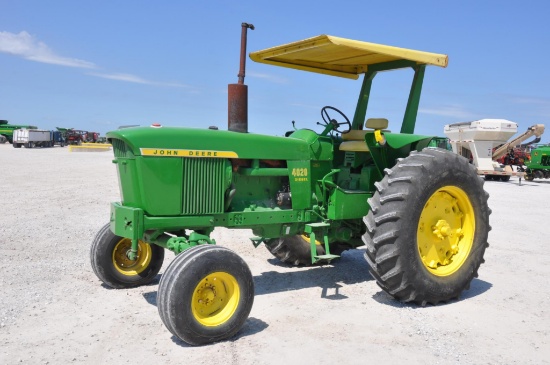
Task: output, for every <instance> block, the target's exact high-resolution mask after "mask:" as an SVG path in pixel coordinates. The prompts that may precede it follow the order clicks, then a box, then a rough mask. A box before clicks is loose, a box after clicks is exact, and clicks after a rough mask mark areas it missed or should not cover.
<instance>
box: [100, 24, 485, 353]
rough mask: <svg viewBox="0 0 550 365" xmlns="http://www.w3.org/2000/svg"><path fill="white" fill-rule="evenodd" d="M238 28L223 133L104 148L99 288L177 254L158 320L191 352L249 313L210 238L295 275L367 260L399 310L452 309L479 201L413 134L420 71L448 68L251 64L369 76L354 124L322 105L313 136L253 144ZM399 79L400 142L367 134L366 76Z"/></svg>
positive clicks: (133, 136) (380, 61) (396, 136)
mask: <svg viewBox="0 0 550 365" xmlns="http://www.w3.org/2000/svg"><path fill="white" fill-rule="evenodd" d="M247 29H253V27H252V26H251V25H249V24H246V23H243V25H242V39H241V40H242V42H241V45H242V46H241V68H240V72H239V82H238V83H237V84H232V85H229V93H228V94H229V98H228V100H229V123H228V130H227V131H224V130H217V129H214V128H208V129H206V128H205V129H191V128H176V127H164V126H161V125H159V124H153V125H151V126H150V127H134V128H125V129H119V130H116V131H112V132H109V133H108V134H107V138H108V139H109V141H110V142H111V143H112V145H113V150H114V155H115V159H114V161H113V162H114V163H115V164H116V166H117V171H118V176H119V181H120V188H121V189H120V190H121V195H122V196H121V201H120V202H114V203H112V204H111V216H110V222H109V223H108V224H106V225H105V226H104V227H103V228H102V229H101V230H100V231H99V232H98V233H97V235H96V237H95V239H94V241H93V243H92V246H91V250H90V258H91V264H92V267H93V269H94V271H95V273H96V275H97V276H98V277H99V278H100V279H101V280H102V281H103V282H104V283H105V284H106V285H108V286H110V287H112V288H129V287H135V286H139V285H144V284H147V283H149V282H151V281H152V280H153V279H154V278H155V276H156V275H157V273H158V272H159V270H160V268H161V265H162V263H163V259H164V250H165V249H168V250H170V251H173V252H174V253H176V254H177V256H176V257H175V259H174V260H173V261H172V263H171V264H170V266H169V267H168V268H167V269H166V270H165V272H164V274H163V275H162V278H161V281H160V284H159V288H158V297H157V305H158V310H159V314H160V317H161V319H162V321H163V323H164V324H165V326H166V328H167V329H168V330H169V331H170V332H171V333H172V334H173V335H174V336H176V337H178V338H180V339H182V340H183V341H185V342H187V343H189V344H194V345H200V344H206V343H210V342H214V341H219V340H223V339H227V338H229V337H231V336H233V335H234V334H235V333H237V332H238V331H239V329H240V328H241V326H242V325H243V324H244V322H245V321H246V319H247V317H248V314H249V312H250V310H251V308H252V303H253V299H254V282H253V277H252V274H251V272H250V270H249V268H248V266H247V265H246V263H245V261H244V260H243V259H242V258H240V257H239V256H238V255H237V254H236V253H234V252H232V251H230V250H228V249H226V248H224V247H220V246H217V245H215V243H216V242H215V240H214V239H212V238H211V237H210V234H211V233H212V232H213V230H214V229H215V228H216V227H228V228H233V229H249V230H252V232H253V234H254V237H252V238H251V240H252V243H253V244H254V245H255V246H259V245H265V246H266V247H267V249H268V250H269V251H270V252H271V253H272V254H273V255H274V256H275V257H277V258H278V259H280V260H281V261H283V262H286V263H288V264H289V265H311V264H316V263H327V262H330V261H332V260H334V259H337V258H338V257H339V255H340V253H341V252H342V251H344V250H346V249H351V248H356V247H359V246H364V245H366V250H365V259H366V261H367V263H368V265H369V266H370V272H371V274H372V276H373V277H374V278H375V279H376V281H377V283H378V285H380V287H381V288H382V289H384V290H385V291H386V292H388V293H389V294H390V295H392V296H393V297H394V298H396V299H397V300H399V301H402V302H412V303H417V304H419V305H426V304H428V303H430V304H437V303H439V302H447V301H449V300H452V299H454V298H457V297H458V296H459V294H460V293H461V292H462V291H463V290H465V289H467V288H468V287H469V285H470V282H471V280H472V279H473V278H474V277H476V276H477V273H478V268H479V266H480V264H481V263H482V262H483V255H484V252H485V249H486V247H487V245H488V244H487V236H488V231H489V229H490V227H489V213H490V209H489V207H488V205H487V199H488V194H487V193H486V192H485V191H484V189H483V180H482V179H480V178H479V177H478V176H477V174H476V171H475V168H474V167H473V166H472V165H470V164H469V163H468V160H467V159H465V158H463V157H461V156H459V155H457V154H454V153H452V152H450V151H448V150H444V149H439V148H428V147H427V146H429V145H430V143H433V142H432V139H433V137H432V136H421V135H415V134H413V132H414V127H415V122H416V115H417V111H418V104H419V100H420V94H421V89H422V81H423V78H424V73H425V69H426V66H427V65H435V66H439V67H446V66H447V56H446V55H443V54H435V53H428V52H421V51H415V50H410V49H403V48H397V47H391V46H386V45H380V44H374V43H367V42H360V41H354V40H349V39H344V38H338V37H333V36H327V35H321V36H317V37H314V38H309V39H305V40H302V41H298V42H294V43H290V44H285V45H282V46H278V47H274V48H269V49H266V50H263V51H258V52H253V53H251V54H250V58H251V59H252V60H254V61H256V62H261V63H266V64H271V65H276V66H282V67H288V68H293V69H298V70H305V71H312V72H316V73H321V74H325V75H332V76H339V77H345V78H349V79H357V78H359V76H360V75H363V82H362V85H361V89H360V93H359V98H358V102H357V108H356V110H355V113H354V115H353V117H352V118H351V119H350V118H348V116H347V115H345V114H344V113H343V112H342V111H340V110H338V109H337V108H335V107H333V106H325V107H323V108H321V118H320V124H321V125H322V126H321V127H320V128H318V130H317V131H314V130H312V129H295V130H294V131H292V132H291V133H289V134H288V136H287V137H276V136H267V135H259V134H253V133H248V132H247V129H248V120H247V93H248V90H247V87H246V85H244V76H245V72H244V69H245V67H244V66H245V59H246V58H245V54H246V31H247ZM402 68H411V69H412V70H413V71H414V77H413V81H412V86H411V89H410V94H409V99H408V103H407V107H406V111H405V115H404V118H403V122H402V124H401V127H400V131H399V132H398V133H394V132H390V131H389V130H388V128H390V127H391V128H392V129H399V127H398V126H397V125H393V126H390V124H389V122H388V120H387V119H384V118H368V119H366V115H367V106H368V102H369V96H370V92H371V85H372V82H373V79H374V78H375V76H377V74H378V73H379V72H382V71H390V70H396V69H402ZM365 120H366V122H365ZM319 273H320V274H321V273H322V271H319Z"/></svg>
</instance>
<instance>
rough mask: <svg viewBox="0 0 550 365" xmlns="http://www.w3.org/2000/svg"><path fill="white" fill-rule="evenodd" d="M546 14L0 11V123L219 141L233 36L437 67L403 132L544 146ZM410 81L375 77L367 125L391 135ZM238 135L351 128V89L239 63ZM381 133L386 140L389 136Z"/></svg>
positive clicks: (23, 4)
mask: <svg viewBox="0 0 550 365" xmlns="http://www.w3.org/2000/svg"><path fill="white" fill-rule="evenodd" d="M548 14H550V2H548V1H529V0H526V1H523V2H519V1H506V0H504V1H490V0H487V1H483V0H478V1H468V0H466V1H454V2H452V1H449V2H447V1H422V0H419V1H387V2H381V1H377V2H369V1H364V0H363V1H344V0H342V1H340V2H337V1H315V2H311V3H309V4H308V3H306V2H300V1H286V0H284V1H277V2H267V1H260V0H257V1H209V2H199V1H196V2H185V1H141V0H138V1H116V0H113V1H99V0H95V1H88V0H79V1H74V0H72V1H53V0H52V1H39V0H27V1H23V0H21V1H15V0H11V1H6V0H0V119H7V120H9V121H10V122H11V123H14V124H33V125H36V126H38V127H39V128H43V129H53V128H54V127H56V126H57V127H73V128H77V129H85V130H93V131H97V132H100V133H101V134H104V133H105V132H107V131H109V130H112V129H116V128H118V126H120V125H128V124H139V125H149V124H151V123H154V122H160V123H162V124H163V125H170V126H186V127H194V128H206V127H208V126H210V125H217V126H218V127H220V129H226V128H227V84H229V83H236V82H237V73H238V70H239V46H240V33H241V27H240V24H241V23H242V22H248V23H252V24H254V25H255V27H256V29H255V30H254V31H249V34H248V50H247V51H248V52H250V51H255V50H260V49H264V48H268V47H272V46H276V45H279V44H283V43H288V42H292V41H296V40H300V39H304V38H308V37H312V36H316V35H319V34H330V35H335V36H339V37H345V38H351V39H356V40H362V41H368V42H374V43H382V44H388V45H392V46H397V47H405V48H412V49H418V50H422V51H428V52H436V53H445V54H447V55H449V65H448V67H447V68H445V69H443V68H439V67H428V69H427V71H426V77H425V81H424V89H423V94H422V99H421V103H420V111H419V115H418V119H417V128H416V132H417V133H421V134H434V135H443V126H444V125H445V124H448V123H455V122H460V121H470V120H477V119H481V118H503V119H508V120H511V121H514V122H516V123H518V124H519V131H520V132H521V131H523V130H525V129H526V128H527V127H528V126H530V125H533V124H537V123H543V124H546V125H547V128H549V130H548V132H547V134H546V135H545V136H543V141H550V76H549V71H548V68H549V67H550V62H549V61H548V60H549V59H550V57H549V56H550V21H549V20H548ZM411 78H412V71H410V70H401V71H398V72H389V73H382V74H379V75H378V76H377V77H376V79H375V81H374V84H373V90H372V94H373V97H372V99H371V104H370V110H369V112H368V114H367V116H368V117H385V118H388V119H389V121H390V129H394V130H398V129H399V126H400V124H401V120H402V115H403V111H404V107H405V104H406V98H407V94H408V88H409V85H410V82H411ZM245 83H246V84H247V85H248V87H249V130H250V131H251V132H255V133H265V134H273V135H283V134H284V132H285V131H286V130H289V129H291V122H292V121H293V120H294V121H296V125H297V126H298V127H303V128H311V129H316V128H317V129H318V128H319V127H318V126H316V122H317V121H319V120H320V109H321V108H322V107H323V106H325V105H331V106H334V107H336V108H339V109H340V110H342V111H344V112H345V113H346V114H347V115H348V116H349V117H350V118H352V117H353V114H354V109H355V104H356V101H357V95H358V92H359V89H360V86H361V85H360V84H361V82H360V81H359V80H348V79H341V78H337V77H331V76H325V75H318V74H314V73H307V72H301V71H296V70H290V69H284V68H278V67H273V66H268V65H263V64H256V63H254V62H252V61H251V60H250V59H247V75H246V79H245ZM393 125H395V126H396V127H393V128H392V126H393Z"/></svg>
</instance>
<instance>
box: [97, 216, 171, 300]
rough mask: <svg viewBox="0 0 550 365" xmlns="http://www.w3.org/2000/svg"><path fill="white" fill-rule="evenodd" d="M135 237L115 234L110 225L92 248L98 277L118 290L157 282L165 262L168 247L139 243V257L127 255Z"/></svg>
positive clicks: (100, 234) (98, 236) (98, 234)
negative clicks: (165, 249)
mask: <svg viewBox="0 0 550 365" xmlns="http://www.w3.org/2000/svg"><path fill="white" fill-rule="evenodd" d="M131 246H132V240H130V239H129V238H124V237H120V236H117V235H115V234H114V233H113V232H111V229H110V225H109V224H106V225H105V226H103V228H101V229H100V230H99V232H98V233H97V235H96V236H95V238H94V241H93V242H92V246H91V247H90V262H91V265H92V269H93V270H94V273H95V274H96V276H97V277H98V278H99V279H100V280H101V281H103V282H104V283H105V284H106V285H107V286H110V287H111V288H114V289H125V288H133V287H137V286H141V285H145V284H148V283H150V282H151V281H153V279H154V278H155V277H156V276H157V274H158V272H159V271H160V269H161V267H162V263H163V262H164V248H162V247H160V246H157V245H151V244H148V243H146V242H143V241H139V243H138V253H137V259H136V260H134V261H131V260H129V259H128V257H127V256H126V253H127V252H128V250H130V248H131Z"/></svg>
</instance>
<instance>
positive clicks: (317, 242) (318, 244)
mask: <svg viewBox="0 0 550 365" xmlns="http://www.w3.org/2000/svg"><path fill="white" fill-rule="evenodd" d="M301 237H302V239H303V240H304V241H306V242H307V243H311V238H310V237H309V235H306V234H305V233H304V234H302V235H301ZM315 244H316V245H317V246H322V245H323V243H322V242H321V241H319V240H315Z"/></svg>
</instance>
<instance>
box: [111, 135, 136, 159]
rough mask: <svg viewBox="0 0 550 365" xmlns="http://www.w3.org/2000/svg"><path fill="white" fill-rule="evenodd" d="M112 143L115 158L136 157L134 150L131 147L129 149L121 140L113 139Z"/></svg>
mask: <svg viewBox="0 0 550 365" xmlns="http://www.w3.org/2000/svg"><path fill="white" fill-rule="evenodd" d="M111 143H112V144H113V153H114V154H115V157H126V158H132V157H134V154H133V153H132V150H130V147H128V146H127V145H126V143H124V142H123V141H121V140H120V139H113V140H111Z"/></svg>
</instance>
